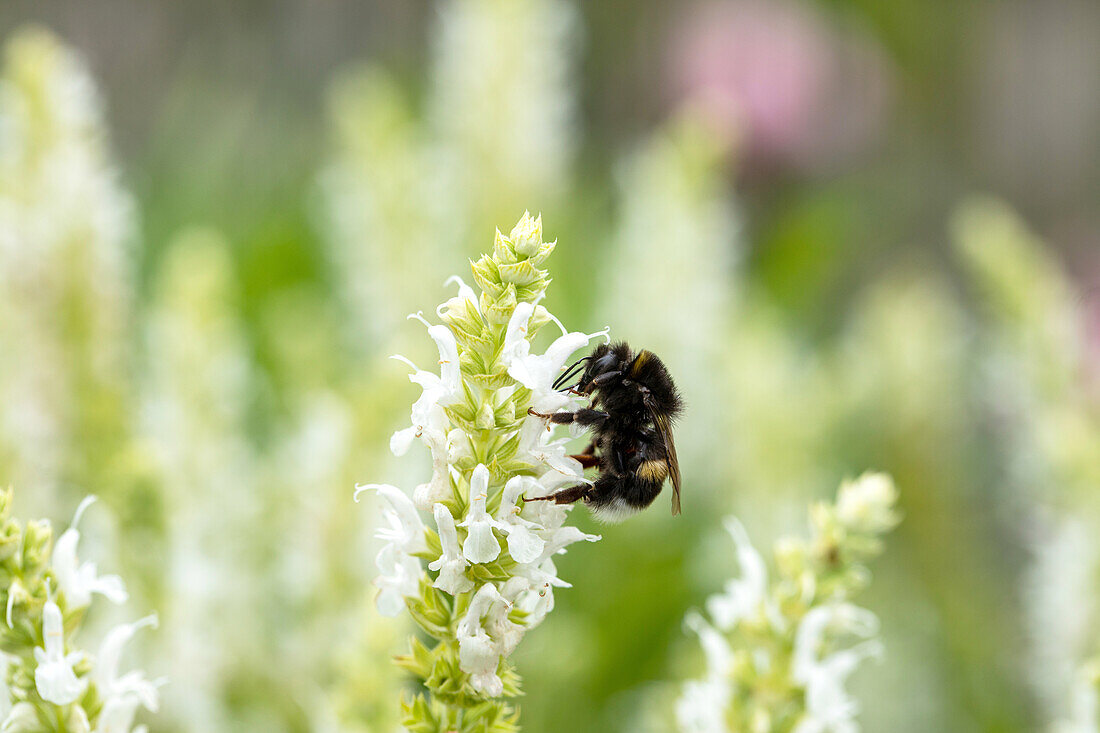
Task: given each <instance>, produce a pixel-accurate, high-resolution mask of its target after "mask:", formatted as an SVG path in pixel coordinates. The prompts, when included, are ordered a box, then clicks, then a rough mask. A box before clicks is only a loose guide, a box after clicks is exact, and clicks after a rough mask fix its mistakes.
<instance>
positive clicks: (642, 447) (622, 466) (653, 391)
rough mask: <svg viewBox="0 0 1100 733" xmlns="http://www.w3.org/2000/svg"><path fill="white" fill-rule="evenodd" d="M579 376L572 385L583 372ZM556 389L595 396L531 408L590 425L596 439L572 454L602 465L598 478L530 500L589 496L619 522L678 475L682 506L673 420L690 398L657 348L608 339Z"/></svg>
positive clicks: (675, 508)
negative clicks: (565, 408)
mask: <svg viewBox="0 0 1100 733" xmlns="http://www.w3.org/2000/svg"><path fill="white" fill-rule="evenodd" d="M578 373H579V374H580V376H579V378H577V381H576V382H575V383H574V384H572V385H569V386H564V385H566V384H567V383H568V382H569V381H570V380H572V379H573V378H574V377H577V374H578ZM553 386H554V389H558V390H562V391H569V392H572V393H573V394H577V395H584V396H589V397H591V398H592V401H591V403H590V404H589V406H588V407H585V408H582V409H579V410H576V411H574V412H558V413H553V414H547V413H540V412H535V411H534V410H529V411H528V412H529V413H530V414H532V415H535V416H537V417H541V418H544V419H547V420H549V421H550V422H552V423H555V424H558V425H570V424H573V423H576V424H578V425H581V426H583V427H585V428H588V429H589V430H590V431H591V434H592V442H591V444H589V446H588V448H587V449H586V450H585V452H584V453H582V454H580V455H574V456H571V457H572V458H574V459H576V460H577V461H579V462H580V464H581V465H582V466H583V467H585V468H596V467H598V468H599V471H600V475H599V477H598V478H597V479H596V481H595V482H594V483H593V484H591V485H588V484H580V485H578V486H572V487H569V488H566V489H562V490H561V491H558V492H557V493H555V494H551V495H550V496H541V497H536V498H533V499H529V500H528V501H553V502H555V503H557V504H572V503H573V502H576V501H581V500H583V501H584V503H585V504H586V505H588V507H589V508H590V509H591V510H592V512H593V513H594V514H595V515H596V517H597V518H599V519H601V520H603V521H608V522H615V521H620V520H622V519H624V518H625V517H627V516H629V515H630V514H633V513H634V512H637V511H640V510H642V509H645V508H646V507H647V506H649V505H650V504H652V503H653V500H654V499H656V498H657V495H658V494H660V493H661V488H662V487H663V486H664V483H665V481H666V480H671V481H672V513H673V515H676V514H679V513H680V464H679V461H678V460H677V458H676V445H675V443H674V442H673V440H672V423H673V421H674V420H675V419H676V418H677V417H678V416H679V415H680V413H681V412H682V411H683V404H684V403H683V400H682V398H681V397H680V393H679V392H678V391H677V389H676V385H675V384H674V383H673V381H672V377H671V376H670V375H669V373H668V369H666V368H665V365H664V363H663V362H662V361H661V360H660V359H659V358H658V357H657V355H656V354H654V353H653V352H652V351H645V350H642V351H639V352H638V353H637V354H635V353H634V352H633V350H632V349H631V348H630V346H629V345H627V344H626V342H622V341H620V342H618V343H615V344H601V345H600V346H597V347H596V348H595V349H594V350H593V351H592V353H591V354H589V355H588V356H586V357H584V358H583V359H580V360H579V361H577V362H575V363H574V364H573V365H571V366H570V367H569V368H568V369H567V370H566V371H565V372H564V373H562V375H561V376H560V377H558V379H557V381H555V382H554V385H553Z"/></svg>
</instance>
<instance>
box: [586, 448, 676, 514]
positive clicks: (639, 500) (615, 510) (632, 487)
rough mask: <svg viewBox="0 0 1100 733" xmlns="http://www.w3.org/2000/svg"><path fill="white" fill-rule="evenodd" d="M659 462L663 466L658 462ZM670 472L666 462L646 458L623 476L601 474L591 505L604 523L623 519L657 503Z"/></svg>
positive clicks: (589, 506)
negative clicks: (656, 500) (637, 467)
mask: <svg viewBox="0 0 1100 733" xmlns="http://www.w3.org/2000/svg"><path fill="white" fill-rule="evenodd" d="M658 463H659V464H660V468H658V467H657V466H656V465H654V464H658ZM658 474H659V477H658ZM667 475H668V468H667V467H666V466H665V463H664V461H645V462H644V463H642V464H641V465H640V466H639V469H638V470H637V471H635V472H633V473H628V474H624V475H622V476H614V475H611V474H609V473H605V474H601V475H600V477H599V478H598V479H596V483H595V484H593V486H592V494H591V497H590V498H589V499H588V502H587V503H588V508H589V509H590V510H591V511H592V513H593V514H594V515H595V516H596V518H597V519H599V520H600V521H602V522H621V521H622V520H624V519H626V518H627V517H629V516H630V515H631V514H634V513H635V512H639V511H641V510H642V509H645V508H646V507H647V506H649V505H650V504H652V503H653V500H654V499H656V498H657V495H658V494H660V493H661V486H662V485H663V484H664V481H665V477H666V476H667Z"/></svg>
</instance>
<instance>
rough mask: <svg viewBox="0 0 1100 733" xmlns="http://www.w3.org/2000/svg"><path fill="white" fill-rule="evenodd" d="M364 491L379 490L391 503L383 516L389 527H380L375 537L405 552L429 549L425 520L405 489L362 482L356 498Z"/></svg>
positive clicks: (356, 491) (357, 489)
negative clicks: (421, 517)
mask: <svg viewBox="0 0 1100 733" xmlns="http://www.w3.org/2000/svg"><path fill="white" fill-rule="evenodd" d="M364 491H377V492H378V495H379V496H381V497H382V498H383V499H385V500H386V501H387V502H388V503H389V507H386V508H383V509H382V516H383V517H384V518H385V519H386V521H387V522H389V525H390V526H389V528H385V527H380V528H379V529H378V531H377V532H376V533H375V537H377V538H378V539H380V540H385V541H386V542H389V543H391V544H393V545H395V546H397V547H398V548H399V549H401V550H402V551H404V552H409V553H412V552H423V551H424V550H426V549H428V544H427V542H426V541H425V539H424V522H423V521H421V519H420V513H419V512H417V510H416V505H414V504H413V503H412V500H411V499H410V498H409V497H408V495H406V494H405V492H404V491H402V490H401V489H399V488H397V487H396V486H391V485H390V484H362V485H358V486H356V487H355V500H356V501H358V500H359V494H361V493H363V492H364Z"/></svg>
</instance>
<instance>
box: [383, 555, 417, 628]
mask: <svg viewBox="0 0 1100 733" xmlns="http://www.w3.org/2000/svg"><path fill="white" fill-rule="evenodd" d="M375 564H376V565H377V567H378V576H377V577H375V579H374V585H375V586H376V587H377V588H378V591H379V592H378V598H377V600H376V601H375V603H376V605H377V606H378V612H379V613H381V614H382V615H383V616H390V617H393V616H396V615H398V614H399V613H401V612H402V611H404V610H405V599H406V598H415V597H416V596H417V595H419V594H420V561H419V560H417V559H416V558H415V557H413V556H412V555H409V554H407V553H404V552H402V551H401V550H400V549H399V548H397V547H396V546H395V545H393V544H388V545H386V546H384V547H383V548H382V549H381V550H379V552H378V557H377V558H376V559H375Z"/></svg>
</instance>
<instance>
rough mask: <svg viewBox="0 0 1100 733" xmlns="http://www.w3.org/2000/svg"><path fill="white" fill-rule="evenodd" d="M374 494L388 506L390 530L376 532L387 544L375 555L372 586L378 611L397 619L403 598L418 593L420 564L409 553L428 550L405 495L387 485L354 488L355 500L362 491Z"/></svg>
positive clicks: (420, 524)
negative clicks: (376, 588)
mask: <svg viewBox="0 0 1100 733" xmlns="http://www.w3.org/2000/svg"><path fill="white" fill-rule="evenodd" d="M369 490H374V491H377V492H378V493H379V495H380V496H382V497H383V498H384V499H385V500H386V501H387V502H388V503H389V507H386V508H384V509H383V510H382V516H383V517H384V518H385V519H386V521H387V522H388V523H389V525H390V526H389V527H388V528H386V527H382V528H379V529H378V531H377V532H376V533H375V537H377V538H378V539H380V540H385V541H386V544H385V545H383V547H382V549H381V550H379V551H378V556H377V558H376V559H375V564H376V565H377V566H378V570H379V575H378V576H377V577H376V578H375V579H374V584H375V585H376V586H377V587H378V589H379V591H380V592H379V594H378V600H377V605H378V611H379V613H381V614H382V615H384V616H396V615H397V614H399V613H401V611H402V610H404V608H405V598H406V597H414V596H416V595H418V594H419V592H420V571H421V568H420V561H419V560H417V559H416V558H415V557H413V556H412V555H411V554H410V553H414V552H423V551H424V550H426V549H428V544H427V541H426V540H425V538H424V523H423V522H422V521H421V519H420V514H419V513H418V512H417V511H416V506H415V505H414V504H413V503H412V500H411V499H410V498H409V497H408V496H406V495H405V492H403V491H401V489H398V488H397V487H396V486H390V485H389V484H366V485H362V486H356V487H355V499H356V500H357V501H358V499H359V494H360V493H362V492H364V491H369Z"/></svg>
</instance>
